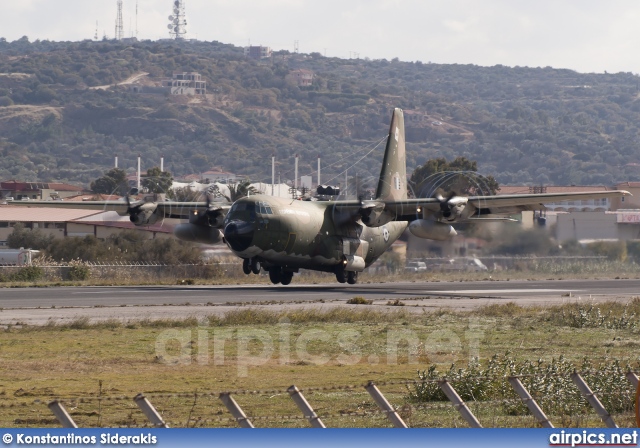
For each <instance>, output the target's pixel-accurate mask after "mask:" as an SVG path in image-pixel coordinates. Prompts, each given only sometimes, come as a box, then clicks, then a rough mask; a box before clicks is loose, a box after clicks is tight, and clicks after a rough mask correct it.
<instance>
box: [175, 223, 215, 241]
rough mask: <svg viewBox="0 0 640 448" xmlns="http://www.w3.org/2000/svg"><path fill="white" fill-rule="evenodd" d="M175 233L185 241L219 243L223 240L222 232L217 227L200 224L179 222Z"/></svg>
mask: <svg viewBox="0 0 640 448" xmlns="http://www.w3.org/2000/svg"><path fill="white" fill-rule="evenodd" d="M173 234H174V235H175V236H176V237H177V238H179V239H181V240H185V241H192V242H194V243H202V244H217V243H220V242H221V241H222V232H221V231H220V229H216V228H215V227H207V226H199V225H196V224H191V223H184V224H178V225H177V226H176V227H175V228H174V229H173Z"/></svg>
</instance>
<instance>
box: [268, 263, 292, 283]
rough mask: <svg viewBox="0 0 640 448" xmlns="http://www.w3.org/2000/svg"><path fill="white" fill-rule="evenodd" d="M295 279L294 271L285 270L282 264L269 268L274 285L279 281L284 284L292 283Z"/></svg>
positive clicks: (270, 278)
mask: <svg viewBox="0 0 640 448" xmlns="http://www.w3.org/2000/svg"><path fill="white" fill-rule="evenodd" d="M292 279H293V272H291V271H285V270H284V269H282V267H281V266H271V267H270V268H269V280H271V283H273V284H274V285H277V284H278V283H282V284H283V285H288V284H289V283H291V280H292Z"/></svg>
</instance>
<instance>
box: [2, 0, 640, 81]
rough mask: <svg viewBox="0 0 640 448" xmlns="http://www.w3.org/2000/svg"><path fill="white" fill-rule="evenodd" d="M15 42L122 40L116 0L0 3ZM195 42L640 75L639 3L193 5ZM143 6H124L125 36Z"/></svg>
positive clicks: (165, 5) (127, 2) (289, 0)
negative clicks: (116, 28)
mask: <svg viewBox="0 0 640 448" xmlns="http://www.w3.org/2000/svg"><path fill="white" fill-rule="evenodd" d="M0 3H1V4H2V10H1V11H2V12H1V13H0V37H4V38H6V39H7V40H8V41H13V40H16V39H19V38H20V37H22V36H28V37H29V39H30V40H31V41H33V40H35V39H41V40H44V39H49V40H56V41H59V40H72V41H75V40H83V39H92V38H93V37H94V35H95V32H96V21H98V34H99V36H100V38H102V36H103V35H104V34H106V35H107V37H113V36H114V34H115V33H114V25H115V19H116V3H117V2H116V0H0ZM137 4H138V20H137V29H138V38H140V39H153V40H156V39H160V38H166V37H169V35H168V30H167V24H168V19H167V17H168V16H169V14H171V11H172V5H173V0H138V1H137ZM185 4H186V9H187V16H188V32H189V35H188V36H189V37H192V38H197V39H199V40H207V41H212V40H217V41H220V42H224V43H231V44H235V45H240V46H245V45H248V44H249V42H251V44H253V45H265V46H270V47H272V48H273V49H276V50H277V49H286V50H290V51H293V48H294V41H298V42H299V44H298V45H299V51H300V52H303V53H310V52H312V51H317V52H319V53H322V54H326V55H327V56H337V57H342V58H348V57H350V56H352V55H354V54H355V53H358V54H359V56H360V57H361V58H364V57H369V58H371V59H380V58H386V59H392V58H394V57H398V58H400V59H401V60H403V61H416V60H420V61H422V62H429V61H431V62H435V63H458V64H477V65H484V66H492V65H496V64H502V65H507V66H517V65H518V66H528V67H546V66H551V67H554V68H570V69H573V70H577V71H580V72H596V73H602V72H604V71H608V72H610V73H616V72H621V71H622V72H633V73H636V74H638V73H640V55H639V50H640V1H638V0H607V1H604V0H571V1H569V0H535V1H531V0H529V1H523V0H440V1H429V0H340V1H338V0H323V1H310V0H252V1H248V0H185ZM135 10H136V0H124V8H123V15H124V29H125V35H127V36H131V35H134V34H135V31H136V15H135Z"/></svg>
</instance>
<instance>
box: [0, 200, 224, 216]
mask: <svg viewBox="0 0 640 448" xmlns="http://www.w3.org/2000/svg"><path fill="white" fill-rule="evenodd" d="M8 205H18V206H22V207H38V208H41V207H51V208H68V209H79V210H99V211H105V212H108V211H115V212H116V213H118V214H119V215H120V216H127V215H130V214H131V211H132V210H135V209H136V208H139V207H140V206H142V205H145V206H147V207H149V208H150V209H153V211H154V213H155V214H156V215H157V216H158V217H164V218H182V219H187V218H189V216H190V214H191V212H192V211H193V210H198V211H200V212H203V211H207V210H227V209H229V208H230V207H231V204H230V203H228V202H215V201H212V202H210V203H208V204H207V202H172V201H158V202H145V201H143V200H140V201H135V202H131V203H130V204H127V202H125V201H82V202H76V201H73V202H64V201H10V202H8Z"/></svg>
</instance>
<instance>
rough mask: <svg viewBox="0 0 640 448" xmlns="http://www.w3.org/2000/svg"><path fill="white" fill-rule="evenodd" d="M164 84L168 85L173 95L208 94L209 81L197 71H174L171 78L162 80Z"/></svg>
mask: <svg viewBox="0 0 640 448" xmlns="http://www.w3.org/2000/svg"><path fill="white" fill-rule="evenodd" d="M162 86H163V87H165V88H167V87H168V88H169V91H170V92H171V94H172V95H191V96H194V95H206V94H207V82H206V81H204V80H203V79H202V76H201V75H200V73H195V72H180V73H174V74H173V77H172V78H171V79H166V80H164V81H162Z"/></svg>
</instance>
